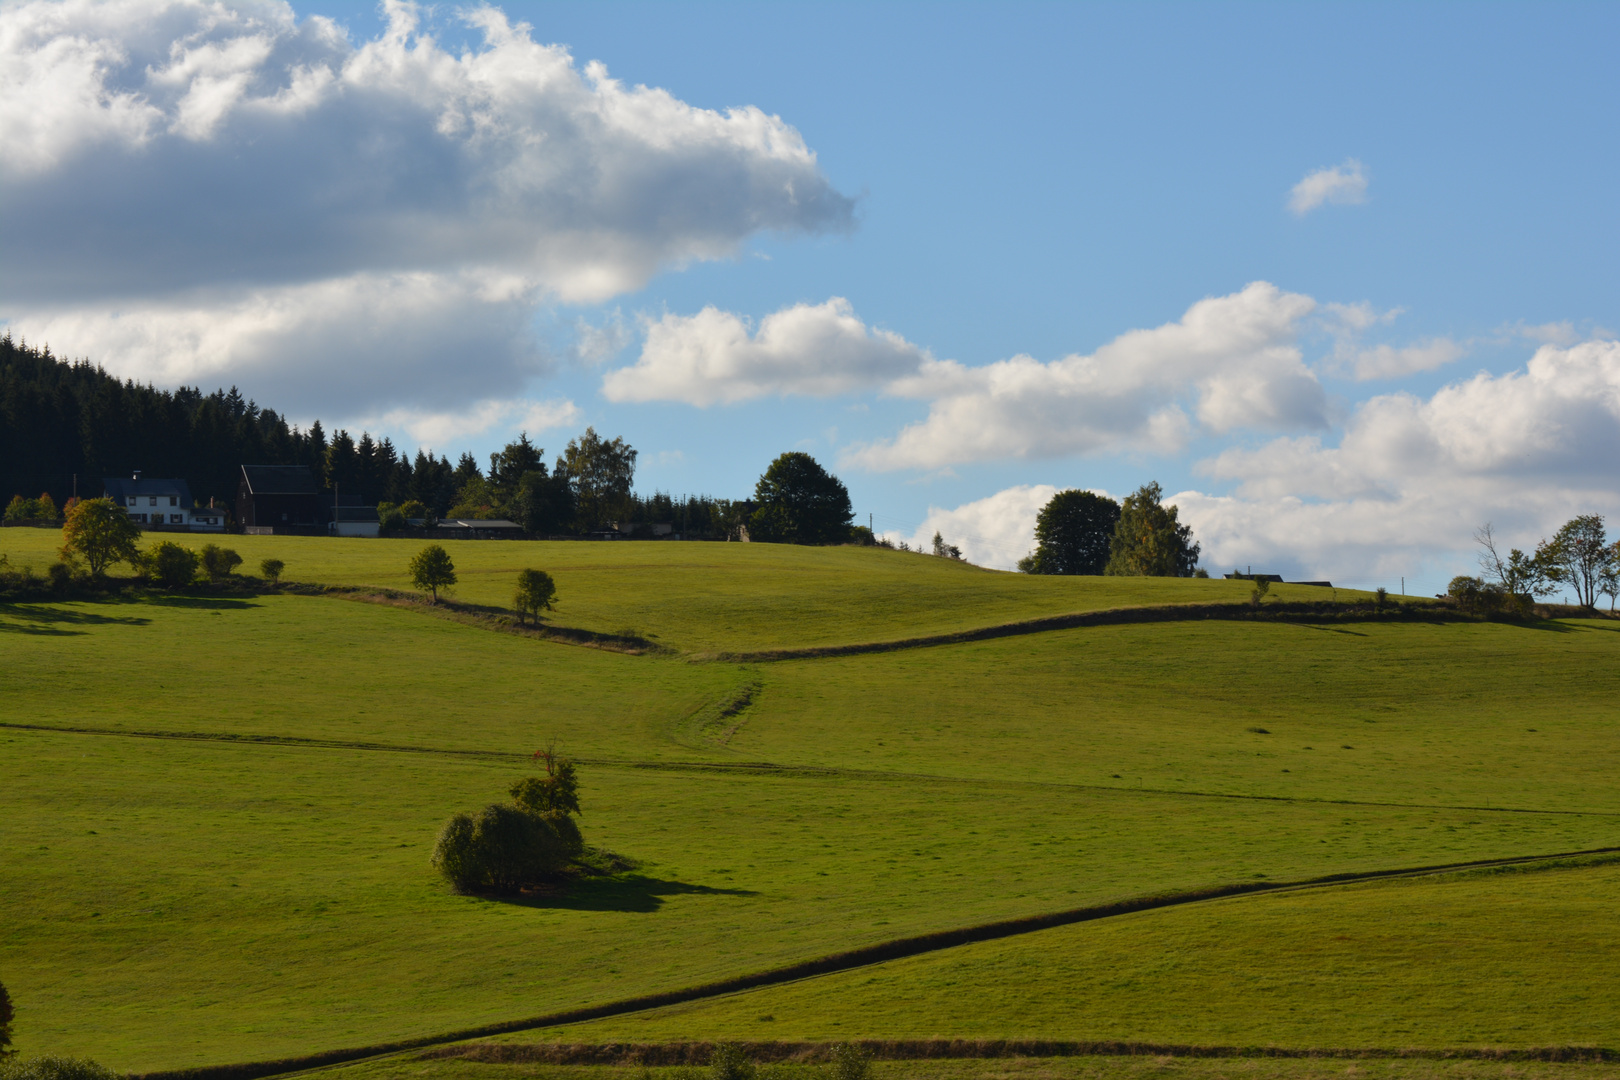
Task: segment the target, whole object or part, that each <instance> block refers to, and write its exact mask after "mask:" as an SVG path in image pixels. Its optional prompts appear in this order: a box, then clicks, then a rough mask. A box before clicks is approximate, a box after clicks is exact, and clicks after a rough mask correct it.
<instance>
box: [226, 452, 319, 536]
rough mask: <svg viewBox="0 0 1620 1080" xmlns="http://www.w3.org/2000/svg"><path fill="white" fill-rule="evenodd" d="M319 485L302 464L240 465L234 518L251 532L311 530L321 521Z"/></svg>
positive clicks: (313, 475) (316, 527) (316, 528)
mask: <svg viewBox="0 0 1620 1080" xmlns="http://www.w3.org/2000/svg"><path fill="white" fill-rule="evenodd" d="M325 518H326V515H325V513H324V512H323V508H322V506H321V494H320V488H319V487H318V486H317V485H316V483H315V474H314V473H312V472H310V471H309V468H308V466H305V465H244V466H242V479H241V482H240V483H239V484H238V485H237V488H236V520H237V521H239V522H241V524H242V527H243V528H244V529H245V530H247V531H248V532H253V533H272V532H288V533H297V532H306V533H307V532H311V531H315V530H318V529H320V527H321V526H322V525H324V524H325Z"/></svg>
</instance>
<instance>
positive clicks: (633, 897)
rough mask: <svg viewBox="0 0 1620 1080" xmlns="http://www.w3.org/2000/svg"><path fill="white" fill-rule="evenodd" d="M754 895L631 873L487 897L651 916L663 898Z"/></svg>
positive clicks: (523, 903)
mask: <svg viewBox="0 0 1620 1080" xmlns="http://www.w3.org/2000/svg"><path fill="white" fill-rule="evenodd" d="M691 895H698V896H758V895H759V894H758V893H756V892H754V891H753V890H752V889H715V888H710V887H709V886H707V885H689V884H687V883H686V882H684V881H664V880H662V879H660V878H650V877H643V876H641V875H640V874H632V875H628V876H625V877H610V878H582V879H579V880H577V881H574V882H572V883H570V884H568V885H566V886H560V887H559V888H558V889H557V890H556V891H555V892H553V891H550V890H536V891H533V892H525V893H524V894H523V895H522V896H498V897H490V898H489V899H491V900H498V901H499V902H501V903H503V904H515V905H517V906H519V907H532V908H554V909H562V910H567V911H628V912H642V913H648V914H650V913H652V912H654V911H657V910H658V909H659V908H661V907H663V906H664V898H665V897H666V896H691Z"/></svg>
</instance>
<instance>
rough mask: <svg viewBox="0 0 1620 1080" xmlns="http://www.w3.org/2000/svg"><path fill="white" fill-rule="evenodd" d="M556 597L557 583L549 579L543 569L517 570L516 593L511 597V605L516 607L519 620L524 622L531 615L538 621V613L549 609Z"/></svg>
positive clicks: (549, 576) (548, 575)
mask: <svg viewBox="0 0 1620 1080" xmlns="http://www.w3.org/2000/svg"><path fill="white" fill-rule="evenodd" d="M556 597H557V583H556V582H555V581H553V580H551V575H550V574H548V573H546V572H545V571H544V570H519V571H518V577H517V594H516V595H515V596H514V597H513V598H512V606H513V607H515V608H517V612H518V621H519V622H526V621H527V620H528V617H529V616H531V615H532V616H534V619H535V621H536V622H538V621H539V620H540V613H541V612H542V611H550V610H551V608H552V605H553V603H554V601H555V600H556Z"/></svg>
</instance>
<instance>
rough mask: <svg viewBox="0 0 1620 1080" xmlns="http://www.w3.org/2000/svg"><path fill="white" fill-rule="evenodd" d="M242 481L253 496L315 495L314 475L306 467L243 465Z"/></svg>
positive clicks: (316, 490) (316, 492) (317, 491)
mask: <svg viewBox="0 0 1620 1080" xmlns="http://www.w3.org/2000/svg"><path fill="white" fill-rule="evenodd" d="M242 479H243V480H245V481H246V482H247V487H248V492H249V493H250V494H253V495H315V494H318V493H319V491H320V489H319V488H317V487H316V486H315V475H314V474H313V473H311V472H310V471H309V467H308V466H307V465H244V466H242Z"/></svg>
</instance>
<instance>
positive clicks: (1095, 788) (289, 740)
mask: <svg viewBox="0 0 1620 1080" xmlns="http://www.w3.org/2000/svg"><path fill="white" fill-rule="evenodd" d="M8 730H9V731H43V732H51V733H53V734H62V735H94V736H111V737H113V738H120V739H174V740H178V741H181V742H203V743H209V742H212V743H223V744H225V745H239V746H277V747H283V748H287V749H305V750H359V751H365V752H369V753H383V754H422V755H425V756H429V757H434V756H436V757H463V758H477V759H483V760H489V761H501V760H507V759H510V760H512V761H528V760H529V759H530V757H531V756H532V755H530V754H527V753H522V752H518V751H511V750H452V749H448V748H444V747H434V746H408V745H405V744H403V743H377V742H359V741H346V740H341V739H313V738H305V737H303V736H298V735H251V734H236V733H233V732H197V731H127V730H119V729H116V728H97V727H80V726H68V725H59V724H18V723H12V722H8V721H0V731H8ZM574 760H575V761H577V762H578V763H579V764H581V765H589V766H591V767H592V768H605V769H641V770H646V771H649V772H698V773H716V772H717V773H731V774H734V775H747V776H781V777H791V778H794V779H825V780H867V781H872V782H884V783H923V784H959V785H967V786H973V787H993V788H1012V789H1019V790H1026V791H1027V790H1051V791H1088V792H1098V793H1102V794H1111V795H1159V796H1170V797H1177V798H1187V799H1235V800H1241V801H1247V802H1275V803H1301V804H1308V805H1312V806H1370V807H1390V808H1394V809H1402V810H1458V811H1467V812H1469V813H1478V814H1546V815H1552V816H1557V817H1620V810H1549V809H1541V808H1536V807H1523V806H1470V805H1466V804H1458V803H1413V802H1381V801H1378V800H1373V799H1326V798H1320V797H1312V796H1305V795H1246V794H1243V793H1241V792H1230V791H1189V790H1185V789H1182V788H1151V787H1116V786H1114V785H1111V784H1065V783H1059V782H1057V781H1050V780H998V779H991V780H986V779H983V778H980V777H966V776H939V775H936V774H933V773H908V772H887V771H883V770H880V769H844V768H837V767H834V766H827V765H779V764H776V763H775V762H770V761H639V760H636V759H633V758H588V757H581V758H575V759H574Z"/></svg>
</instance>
